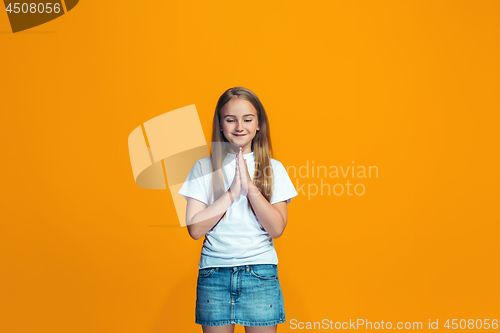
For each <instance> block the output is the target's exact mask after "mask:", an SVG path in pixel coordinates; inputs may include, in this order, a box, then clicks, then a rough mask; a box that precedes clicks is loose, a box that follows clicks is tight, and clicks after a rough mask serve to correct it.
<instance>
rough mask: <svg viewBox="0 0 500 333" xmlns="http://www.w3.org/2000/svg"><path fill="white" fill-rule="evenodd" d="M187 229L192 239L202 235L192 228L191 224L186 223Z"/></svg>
mask: <svg viewBox="0 0 500 333" xmlns="http://www.w3.org/2000/svg"><path fill="white" fill-rule="evenodd" d="M187 229H188V233H189V236H190V237H191V238H192V239H194V240H198V239H200V238H201V236H202V235H200V234H199V233H198V232H196V229H195V228H193V226H192V225H188V226H187Z"/></svg>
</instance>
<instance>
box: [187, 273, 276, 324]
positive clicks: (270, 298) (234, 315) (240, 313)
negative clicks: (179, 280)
mask: <svg viewBox="0 0 500 333" xmlns="http://www.w3.org/2000/svg"><path fill="white" fill-rule="evenodd" d="M284 322H285V307H284V304H283V295H282V293H281V286H280V283H279V279H278V266H277V265H271V264H265V265H244V266H235V267H210V268H203V269H200V270H199V272H198V286H197V288H196V323H197V324H200V325H203V326H219V325H227V324H238V325H244V326H269V325H275V324H278V323H284Z"/></svg>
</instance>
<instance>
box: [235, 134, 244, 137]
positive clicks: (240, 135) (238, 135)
mask: <svg viewBox="0 0 500 333" xmlns="http://www.w3.org/2000/svg"><path fill="white" fill-rule="evenodd" d="M233 135H234V136H237V137H238V138H241V137H243V136H245V135H246V134H233Z"/></svg>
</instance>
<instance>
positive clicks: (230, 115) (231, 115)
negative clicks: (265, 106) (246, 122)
mask: <svg viewBox="0 0 500 333" xmlns="http://www.w3.org/2000/svg"><path fill="white" fill-rule="evenodd" d="M247 116H252V117H255V115H254V114H251V113H249V114H244V115H243V117H247ZM226 117H236V116H235V115H234V114H227V115H225V116H224V118H226Z"/></svg>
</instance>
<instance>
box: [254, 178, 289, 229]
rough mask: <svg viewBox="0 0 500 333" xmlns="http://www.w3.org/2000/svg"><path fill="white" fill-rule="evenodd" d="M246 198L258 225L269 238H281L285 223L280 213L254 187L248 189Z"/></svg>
mask: <svg viewBox="0 0 500 333" xmlns="http://www.w3.org/2000/svg"><path fill="white" fill-rule="evenodd" d="M247 197H248V200H250V203H251V204H252V207H253V210H254V211H255V215H257V218H258V219H259V222H260V224H261V225H262V227H264V229H265V230H266V231H267V233H268V234H269V235H270V236H271V238H273V239H274V238H278V237H279V236H281V234H282V233H283V231H284V230H285V226H286V221H285V219H284V217H283V216H282V215H281V213H280V211H279V210H278V209H277V208H276V207H274V206H273V205H271V204H270V203H269V201H267V200H266V198H265V197H264V196H263V195H262V193H260V191H259V189H258V188H257V187H256V186H255V185H253V186H252V187H251V188H250V189H249V191H248V196H247Z"/></svg>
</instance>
